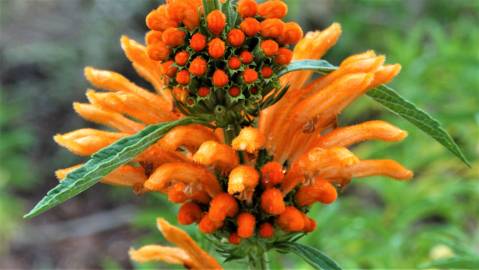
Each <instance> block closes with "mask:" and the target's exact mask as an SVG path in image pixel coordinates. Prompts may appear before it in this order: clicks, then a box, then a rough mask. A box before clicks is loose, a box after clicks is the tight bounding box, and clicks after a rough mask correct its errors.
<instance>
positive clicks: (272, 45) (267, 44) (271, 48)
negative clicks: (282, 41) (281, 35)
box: [260, 39, 279, 56]
mask: <svg viewBox="0 0 479 270" xmlns="http://www.w3.org/2000/svg"><path fill="white" fill-rule="evenodd" d="M260 47H261V50H262V51H263V53H264V54H265V55H266V56H273V55H276V54H277V53H278V50H279V46H278V43H276V41H274V40H271V39H268V40H263V41H261V45H260Z"/></svg>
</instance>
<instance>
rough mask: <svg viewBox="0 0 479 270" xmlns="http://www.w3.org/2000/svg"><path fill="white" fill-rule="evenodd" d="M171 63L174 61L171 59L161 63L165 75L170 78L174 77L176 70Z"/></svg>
mask: <svg viewBox="0 0 479 270" xmlns="http://www.w3.org/2000/svg"><path fill="white" fill-rule="evenodd" d="M173 64H174V62H173V61H171V60H170V61H167V62H164V63H163V70H164V72H165V74H166V76H168V77H170V78H174V77H175V76H176V72H177V71H178V68H177V67H175V66H173Z"/></svg>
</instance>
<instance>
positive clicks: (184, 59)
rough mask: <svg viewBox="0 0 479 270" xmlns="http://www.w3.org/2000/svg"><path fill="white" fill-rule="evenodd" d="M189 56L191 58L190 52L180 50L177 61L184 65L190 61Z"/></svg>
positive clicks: (176, 56) (176, 57)
mask: <svg viewBox="0 0 479 270" xmlns="http://www.w3.org/2000/svg"><path fill="white" fill-rule="evenodd" d="M189 58H190V54H189V53H188V52H186V51H181V52H178V53H177V54H176V55H175V63H176V64H177V65H179V66H184V65H185V64H186V63H187V62H188V59H189Z"/></svg>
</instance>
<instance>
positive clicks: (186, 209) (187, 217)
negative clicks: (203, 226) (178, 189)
mask: <svg viewBox="0 0 479 270" xmlns="http://www.w3.org/2000/svg"><path fill="white" fill-rule="evenodd" d="M200 219H201V208H200V207H199V206H198V204H196V203H193V202H187V203H185V204H183V205H182V206H181V207H180V209H179V210H178V223H180V224H182V225H190V224H193V223H195V222H199V221H200Z"/></svg>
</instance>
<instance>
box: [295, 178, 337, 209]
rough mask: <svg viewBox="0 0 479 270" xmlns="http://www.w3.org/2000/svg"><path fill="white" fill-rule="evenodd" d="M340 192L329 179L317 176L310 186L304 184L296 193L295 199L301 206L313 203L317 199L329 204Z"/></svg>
mask: <svg viewBox="0 0 479 270" xmlns="http://www.w3.org/2000/svg"><path fill="white" fill-rule="evenodd" d="M337 196H338V193H337V191H336V188H335V187H334V186H333V185H332V184H331V183H330V182H328V181H326V180H324V179H321V178H316V179H315V180H314V183H313V184H311V185H309V186H302V187H301V188H300V189H299V190H298V192H296V195H295V201H296V203H297V204H298V205H299V206H307V205H311V204H313V203H314V202H316V201H319V202H322V203H325V204H329V203H332V202H334V201H335V200H336V198H337Z"/></svg>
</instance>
